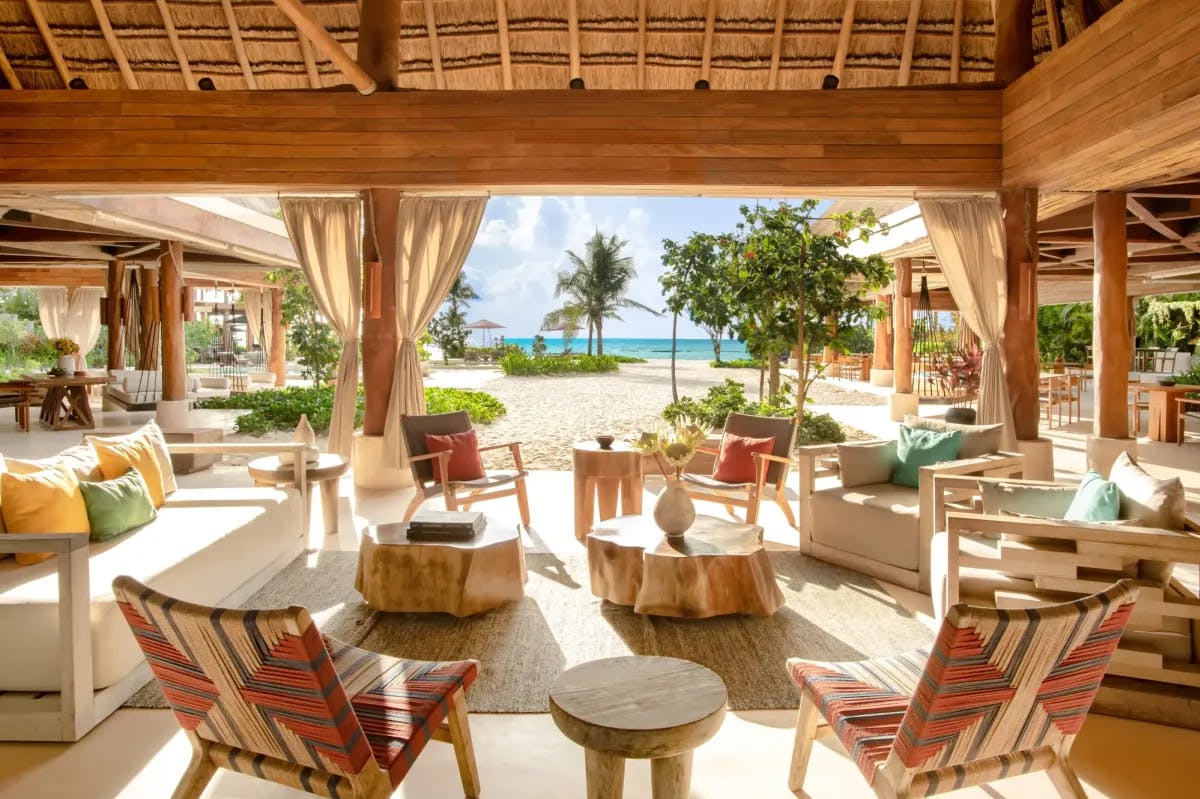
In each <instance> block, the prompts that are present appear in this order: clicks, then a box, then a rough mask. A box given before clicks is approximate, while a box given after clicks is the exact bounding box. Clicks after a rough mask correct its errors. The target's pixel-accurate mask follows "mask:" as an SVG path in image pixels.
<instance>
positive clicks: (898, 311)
mask: <svg viewBox="0 0 1200 799" xmlns="http://www.w3.org/2000/svg"><path fill="white" fill-rule="evenodd" d="M893 320H894V324H895V330H896V334H895V336H894V337H893V341H894V343H895V357H894V358H893V359H892V363H893V365H894V366H893V368H894V369H895V370H896V376H895V382H894V383H893V385H894V386H895V387H896V393H897V394H911V393H912V390H913V379H912V378H913V375H912V259H911V258H898V259H896V293H895V298H894V301H893Z"/></svg>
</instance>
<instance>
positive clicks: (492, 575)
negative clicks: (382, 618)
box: [354, 519, 528, 617]
mask: <svg viewBox="0 0 1200 799" xmlns="http://www.w3.org/2000/svg"><path fill="white" fill-rule="evenodd" d="M527 579H528V575H527V573H526V571H525V550H524V548H523V547H522V546H521V535H520V533H518V532H517V529H516V528H515V527H509V526H508V525H505V524H501V523H500V522H497V521H495V520H494V519H489V520H488V524H487V527H485V528H484V530H483V532H482V533H480V534H479V535H477V536H475V538H473V539H472V540H470V541H410V540H409V538H408V523H407V522H395V523H391V524H380V525H373V526H371V527H368V528H366V529H365V530H363V535H362V545H361V547H360V548H359V551H358V574H357V576H356V577H355V578H354V587H355V588H356V589H358V592H359V593H360V594H362V595H363V599H364V600H366V602H367V604H368V605H370V606H371V607H373V608H377V609H378V610H386V611H394V612H407V613H433V612H441V613H449V614H451V615H454V616H460V617H461V616H473V615H475V614H477V613H483V612H484V611H488V610H491V609H492V608H496V607H499V606H500V605H503V604H504V603H506V602H516V601H517V600H519V599H521V598H522V597H523V596H525V581H526V580H527Z"/></svg>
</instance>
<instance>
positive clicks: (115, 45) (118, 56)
mask: <svg viewBox="0 0 1200 799" xmlns="http://www.w3.org/2000/svg"><path fill="white" fill-rule="evenodd" d="M90 2H91V4H92V11H93V12H94V13H95V14H96V21H97V22H99V23H100V33H102V34H103V35H104V41H105V42H107V43H108V49H109V51H110V52H111V53H112V57H113V60H114V61H116V62H117V69H119V70H121V78H122V79H123V80H124V81H125V88H126V89H136V88H138V82H137V76H136V75H134V74H133V67H131V66H129V59H128V58H126V57H125V49H124V48H123V47H121V40H120V39H118V38H117V32H116V31H115V30H113V26H112V22H111V21H110V20H109V19H108V12H107V11H105V10H104V3H102V2H101V0H90Z"/></svg>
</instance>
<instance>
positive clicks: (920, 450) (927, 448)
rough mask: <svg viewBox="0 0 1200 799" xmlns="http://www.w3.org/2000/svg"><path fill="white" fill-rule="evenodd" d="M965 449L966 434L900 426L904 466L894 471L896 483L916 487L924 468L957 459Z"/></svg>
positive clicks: (898, 448)
mask: <svg viewBox="0 0 1200 799" xmlns="http://www.w3.org/2000/svg"><path fill="white" fill-rule="evenodd" d="M961 446H962V433H961V432H959V431H958V430H955V431H953V432H949V433H939V432H937V431H935V430H918V429H916V428H913V427H909V426H908V425H905V424H902V425H900V441H899V443H898V444H897V445H896V455H897V457H899V459H900V463H899V464H897V465H896V468H895V469H894V470H892V484H893V485H898V486H909V487H911V488H916V487H917V485H918V482H919V479H920V476H921V467H922V466H932V465H934V464H935V463H944V462H946V461H952V460H956V459H957V458H958V450H959V448H960V447H961Z"/></svg>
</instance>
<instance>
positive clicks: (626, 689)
mask: <svg viewBox="0 0 1200 799" xmlns="http://www.w3.org/2000/svg"><path fill="white" fill-rule="evenodd" d="M727 701H728V696H727V695H726V692H725V683H724V682H722V681H721V678H720V677H718V676H717V675H716V674H714V673H712V672H711V671H709V670H708V669H706V668H704V667H703V666H701V665H699V664H697V663H692V662H691V661H690V660H679V659H678V658H664V657H641V656H631V657H617V658H606V659H604V660H594V661H592V662H590V663H584V664H583V665H580V666H576V667H575V668H572V669H568V670H567V671H565V672H563V674H562V676H560V677H559V678H558V679H557V680H555V681H554V684H553V685H552V686H550V715H551V716H553V717H554V723H555V724H557V725H558V728H559V729H560V730H561V731H562V733H563V735H565V736H567V737H568V738H570V739H571V740H572V741H574V742H575V743H577V744H579V745H580V746H582V747H583V748H584V757H585V763H586V765H587V795H588V799H620V796H621V793H622V787H623V782H624V778H625V759H626V758H637V759H646V758H650V780H651V793H652V795H653V796H654V799H686V798H687V796H688V795H689V793H690V790H689V789H690V785H691V781H692V750H694V749H695V748H696V747H698V746H700V744H702V743H704V742H705V741H707V740H708V739H709V738H712V737H713V735H715V734H716V732H717V730H718V729H720V727H721V722H722V721H724V719H725V705H726V703H727Z"/></svg>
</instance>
